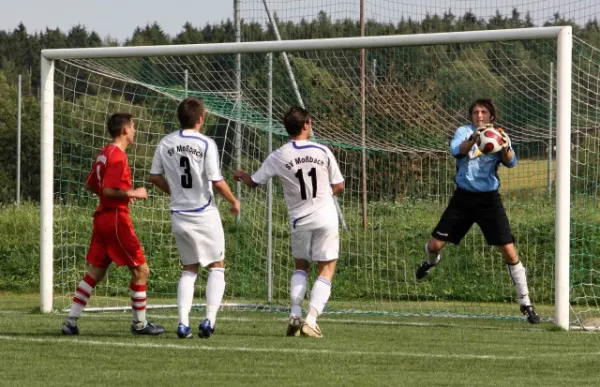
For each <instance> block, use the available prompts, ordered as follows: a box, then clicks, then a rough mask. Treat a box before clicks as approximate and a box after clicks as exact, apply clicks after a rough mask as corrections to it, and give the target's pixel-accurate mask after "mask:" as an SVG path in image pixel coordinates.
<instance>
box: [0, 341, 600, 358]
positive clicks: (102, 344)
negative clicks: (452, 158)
mask: <svg viewBox="0 0 600 387" xmlns="http://www.w3.org/2000/svg"><path fill="white" fill-rule="evenodd" d="M0 340H2V341H16V342H25V343H41V344H46V343H53V344H65V345H80V346H98V347H118V348H154V349H172V350H183V351H190V350H191V351H197V350H203V351H217V352H246V353H253V352H254V353H274V354H277V353H285V354H312V355H339V356H348V355H350V356H394V357H412V358H435V359H471V360H494V361H496V360H526V359H527V358H528V357H527V356H497V355H473V354H433V353H411V352H397V351H390V352H375V351H373V352H372V351H334V350H329V349H303V348H252V347H217V346H209V345H181V344H168V343H160V344H158V343H157V344H155V343H131V342H118V341H117V342H115V341H97V340H85V339H84V340H81V339H69V338H63V339H58V338H50V337H48V338H31V337H14V336H5V335H2V336H0ZM598 354H599V353H590V354H589V355H598Z"/></svg>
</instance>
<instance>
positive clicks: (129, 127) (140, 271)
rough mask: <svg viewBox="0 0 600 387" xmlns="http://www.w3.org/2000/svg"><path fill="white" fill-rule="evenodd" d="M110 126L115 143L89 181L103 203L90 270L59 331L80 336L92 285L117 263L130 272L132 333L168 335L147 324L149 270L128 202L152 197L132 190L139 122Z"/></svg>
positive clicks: (118, 119)
mask: <svg viewBox="0 0 600 387" xmlns="http://www.w3.org/2000/svg"><path fill="white" fill-rule="evenodd" d="M106 127H107V130H108V133H109V134H110V136H111V137H112V139H113V142H112V144H110V145H107V146H105V147H104V148H102V150H101V151H100V153H99V154H98V156H97V157H96V160H95V161H94V164H93V165H92V170H91V171H90V174H89V175H88V178H87V183H86V186H87V188H88V189H89V190H90V191H91V192H93V193H95V194H96V195H98V196H99V197H100V204H99V205H98V209H97V210H96V211H95V212H94V230H93V232H92V240H91V242H90V249H89V250H88V254H87V261H88V263H89V264H90V269H89V271H88V273H87V274H86V276H85V277H84V278H83V280H82V281H81V282H80V283H79V286H77V289H76V290H75V296H74V297H73V303H72V304H71V310H70V312H69V317H67V319H66V320H65V322H64V323H63V325H62V328H61V331H62V333H63V334H65V335H69V336H70V335H78V334H79V328H78V326H77V319H78V318H79V315H80V314H81V312H83V309H84V308H85V306H86V305H87V302H88V300H89V298H90V296H91V294H92V291H93V289H94V287H95V286H96V284H97V283H98V282H100V281H101V280H102V279H103V278H104V276H105V275H106V271H107V269H108V266H110V264H111V262H114V263H116V264H117V265H119V266H128V267H129V269H130V270H131V284H130V286H129V288H130V294H131V309H132V312H133V324H132V325H131V332H132V333H134V334H143V335H159V334H161V333H164V331H165V330H164V328H163V327H162V326H159V325H155V324H152V323H149V322H147V321H146V281H147V280H148V275H149V274H150V269H149V268H148V264H147V263H146V258H145V257H144V251H143V250H142V245H141V244H140V241H139V240H138V238H137V236H136V235H135V231H134V229H133V225H132V223H131V218H130V216H129V203H132V202H134V201H135V200H137V199H142V200H143V199H147V198H148V192H147V191H146V188H144V187H139V188H136V189H133V186H132V184H131V170H130V169H129V164H128V162H127V154H126V153H125V150H126V149H127V147H128V146H129V145H130V144H131V143H133V139H134V136H135V124H134V122H133V119H132V116H131V114H128V113H115V114H113V115H112V116H110V118H109V119H108V121H107V123H106Z"/></svg>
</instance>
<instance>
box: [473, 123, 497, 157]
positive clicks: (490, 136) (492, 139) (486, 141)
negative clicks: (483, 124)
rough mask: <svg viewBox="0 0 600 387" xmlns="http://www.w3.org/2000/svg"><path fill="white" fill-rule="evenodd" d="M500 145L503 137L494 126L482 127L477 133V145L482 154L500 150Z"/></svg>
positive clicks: (490, 153)
mask: <svg viewBox="0 0 600 387" xmlns="http://www.w3.org/2000/svg"><path fill="white" fill-rule="evenodd" d="M502 145H504V139H503V138H502V136H501V135H500V132H498V131H497V130H496V129H494V128H487V129H484V130H483V131H482V132H481V133H480V134H479V140H478V142H477V146H478V147H479V150H480V151H481V153H483V154H484V155H493V154H494V153H498V152H500V151H501V150H502Z"/></svg>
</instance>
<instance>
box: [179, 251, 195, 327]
mask: <svg viewBox="0 0 600 387" xmlns="http://www.w3.org/2000/svg"><path fill="white" fill-rule="evenodd" d="M199 270H200V264H199V263H193V264H189V265H183V271H182V273H181V278H180V279H179V285H178V287H177V312H178V314H179V324H178V325H177V336H179V338H180V339H191V338H192V337H193V335H192V328H191V327H190V311H191V310H192V303H193V302H194V289H195V285H196V278H198V271H199Z"/></svg>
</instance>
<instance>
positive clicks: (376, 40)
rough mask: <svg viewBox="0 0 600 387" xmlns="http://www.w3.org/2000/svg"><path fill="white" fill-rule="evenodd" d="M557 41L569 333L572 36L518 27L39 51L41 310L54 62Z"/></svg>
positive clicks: (559, 266) (45, 308)
mask: <svg viewBox="0 0 600 387" xmlns="http://www.w3.org/2000/svg"><path fill="white" fill-rule="evenodd" d="M541 39H545V40H553V39H556V41H557V48H558V69H557V70H558V71H557V74H558V76H557V88H558V93H557V112H556V115H557V119H556V133H557V141H556V181H557V184H556V241H555V248H556V251H555V324H556V325H558V326H559V327H561V328H563V329H569V307H570V302H569V293H570V284H569V261H570V257H569V254H570V252H569V243H570V221H571V220H570V216H571V215H570V199H571V198H570V189H571V182H570V173H571V172H570V169H571V166H570V158H571V154H570V149H571V147H570V142H571V72H572V49H573V34H572V28H571V27H570V26H564V27H536V28H517V29H507V30H491V31H467V32H450V33H435V34H415V35H391V36H372V37H355V38H334V39H314V40H283V41H269V42H246V43H211V44H190V45H168V46H141V47H102V48H76V49H51V50H42V52H41V87H42V101H41V190H40V191H41V195H40V204H41V227H40V228H41V230H40V309H41V311H42V312H46V313H47V312H51V311H52V310H53V265H54V259H53V258H54V257H53V252H54V230H53V224H54V207H53V205H54V201H53V196H54V192H53V187H54V61H55V60H60V59H91V58H109V57H110V58H117V57H144V56H167V55H202V54H204V55H209V54H242V53H280V52H295V51H307V50H311V51H317V50H344V49H362V48H365V49H369V48H383V47H400V46H425V45H445V44H463V43H484V42H494V41H514V40H541Z"/></svg>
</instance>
